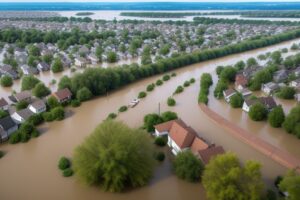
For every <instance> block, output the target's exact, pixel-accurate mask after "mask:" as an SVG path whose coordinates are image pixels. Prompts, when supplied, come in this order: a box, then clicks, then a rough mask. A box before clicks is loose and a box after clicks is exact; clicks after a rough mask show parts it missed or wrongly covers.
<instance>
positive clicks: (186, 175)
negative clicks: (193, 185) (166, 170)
mask: <svg viewBox="0 0 300 200" xmlns="http://www.w3.org/2000/svg"><path fill="white" fill-rule="evenodd" d="M173 168H174V171H175V174H176V175H177V176H178V177H179V178H181V179H184V180H187V181H190V182H196V181H199V180H200V177H201V174H202V171H203V169H204V167H203V164H202V163H201V161H200V160H199V159H198V158H197V157H196V156H194V154H193V153H192V152H191V151H183V152H180V153H178V154H177V156H176V157H175V160H174V162H173Z"/></svg>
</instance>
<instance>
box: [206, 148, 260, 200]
mask: <svg viewBox="0 0 300 200" xmlns="http://www.w3.org/2000/svg"><path fill="white" fill-rule="evenodd" d="M260 168H261V165H260V164H259V163H257V162H254V161H247V162H246V163H245V165H244V166H242V165H241V163H240V161H239V159H238V158H237V156H236V155H235V154H233V153H226V154H223V155H219V156H217V157H215V158H213V159H212V160H211V161H210V162H209V164H208V165H206V167H205V170H204V173H203V176H202V183H203V186H204V188H205V189H206V194H207V197H208V198H209V199H211V200H236V199H240V200H249V199H252V200H258V199H260V198H261V194H262V191H263V182H262V179H261V173H260Z"/></svg>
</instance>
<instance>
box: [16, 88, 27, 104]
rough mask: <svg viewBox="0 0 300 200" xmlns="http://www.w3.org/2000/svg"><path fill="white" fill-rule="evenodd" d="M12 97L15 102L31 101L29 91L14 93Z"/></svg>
mask: <svg viewBox="0 0 300 200" xmlns="http://www.w3.org/2000/svg"><path fill="white" fill-rule="evenodd" d="M13 96H14V98H15V100H16V102H20V101H27V102H28V103H29V102H30V101H31V92H30V91H29V90H24V91H22V92H19V93H16V94H15V95H13Z"/></svg>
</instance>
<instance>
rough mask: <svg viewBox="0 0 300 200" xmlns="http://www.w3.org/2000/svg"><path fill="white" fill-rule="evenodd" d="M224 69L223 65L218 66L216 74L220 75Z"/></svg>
mask: <svg viewBox="0 0 300 200" xmlns="http://www.w3.org/2000/svg"><path fill="white" fill-rule="evenodd" d="M223 70H224V67H223V66H217V68H216V74H217V75H218V76H220V74H221V73H222V71H223Z"/></svg>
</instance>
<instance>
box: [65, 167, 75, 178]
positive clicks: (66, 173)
mask: <svg viewBox="0 0 300 200" xmlns="http://www.w3.org/2000/svg"><path fill="white" fill-rule="evenodd" d="M73 174H74V171H73V170H72V169H71V168H67V169H64V170H63V176H64V177H70V176H73Z"/></svg>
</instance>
